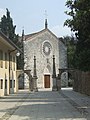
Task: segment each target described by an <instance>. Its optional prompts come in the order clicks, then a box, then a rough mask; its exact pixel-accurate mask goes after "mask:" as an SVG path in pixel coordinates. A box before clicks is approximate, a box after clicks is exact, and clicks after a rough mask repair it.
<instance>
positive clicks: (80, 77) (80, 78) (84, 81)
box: [73, 70, 90, 95]
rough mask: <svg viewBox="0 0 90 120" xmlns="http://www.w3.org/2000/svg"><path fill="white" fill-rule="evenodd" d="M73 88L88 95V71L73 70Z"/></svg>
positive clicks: (89, 88)
mask: <svg viewBox="0 0 90 120" xmlns="http://www.w3.org/2000/svg"><path fill="white" fill-rule="evenodd" d="M73 79H74V81H73V89H74V90H75V91H77V92H80V93H83V94H86V95H90V72H81V71H79V70H75V71H74V76H73Z"/></svg>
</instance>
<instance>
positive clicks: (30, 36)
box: [25, 29, 58, 40]
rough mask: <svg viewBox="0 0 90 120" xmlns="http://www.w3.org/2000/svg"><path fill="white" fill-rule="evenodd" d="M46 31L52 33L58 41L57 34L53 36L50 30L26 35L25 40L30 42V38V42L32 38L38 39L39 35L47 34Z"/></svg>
mask: <svg viewBox="0 0 90 120" xmlns="http://www.w3.org/2000/svg"><path fill="white" fill-rule="evenodd" d="M46 31H48V32H50V33H51V34H52V35H53V36H54V37H56V39H58V38H57V36H56V35H55V34H53V33H52V32H51V31H50V30H49V29H43V30H41V31H39V32H36V33H32V34H28V35H25V40H28V38H29V40H30V39H31V38H33V37H36V36H37V35H40V34H41V33H43V32H46Z"/></svg>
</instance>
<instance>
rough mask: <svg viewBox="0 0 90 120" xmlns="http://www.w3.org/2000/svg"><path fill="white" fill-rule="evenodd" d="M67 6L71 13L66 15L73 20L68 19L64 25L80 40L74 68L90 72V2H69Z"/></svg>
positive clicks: (69, 0)
mask: <svg viewBox="0 0 90 120" xmlns="http://www.w3.org/2000/svg"><path fill="white" fill-rule="evenodd" d="M66 6H67V7H68V8H69V10H70V11H68V12H67V11H66V12H65V13H66V14H67V15H69V16H70V17H71V19H67V20H66V21H65V23H64V25H66V26H68V27H70V28H71V31H73V32H74V33H75V35H76V38H77V40H78V41H77V46H76V51H75V54H74V67H75V68H78V69H80V70H82V71H90V0H68V1H67V2H66Z"/></svg>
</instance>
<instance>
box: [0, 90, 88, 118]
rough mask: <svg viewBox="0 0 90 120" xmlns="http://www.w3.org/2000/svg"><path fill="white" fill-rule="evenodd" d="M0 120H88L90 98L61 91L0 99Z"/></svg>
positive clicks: (24, 94) (68, 91) (20, 94)
mask: <svg viewBox="0 0 90 120" xmlns="http://www.w3.org/2000/svg"><path fill="white" fill-rule="evenodd" d="M0 120H90V97H87V96H85V95H81V94H79V93H76V92H74V91H72V89H63V90H61V91H59V92H57V91H39V92H32V93H29V92H28V91H26V90H22V91H19V92H18V94H12V95H10V96H6V97H3V98H0Z"/></svg>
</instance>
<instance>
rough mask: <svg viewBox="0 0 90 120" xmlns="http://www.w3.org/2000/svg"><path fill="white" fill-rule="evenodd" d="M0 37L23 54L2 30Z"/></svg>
mask: <svg viewBox="0 0 90 120" xmlns="http://www.w3.org/2000/svg"><path fill="white" fill-rule="evenodd" d="M0 36H1V37H2V38H3V39H4V40H5V41H6V42H7V43H9V44H10V45H11V46H13V47H14V48H15V49H16V50H18V51H19V52H21V53H22V50H21V49H20V48H19V47H17V46H16V45H15V44H14V43H13V42H12V41H11V40H10V39H9V38H8V37H7V36H6V35H5V34H4V33H3V32H2V31H1V30H0Z"/></svg>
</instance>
